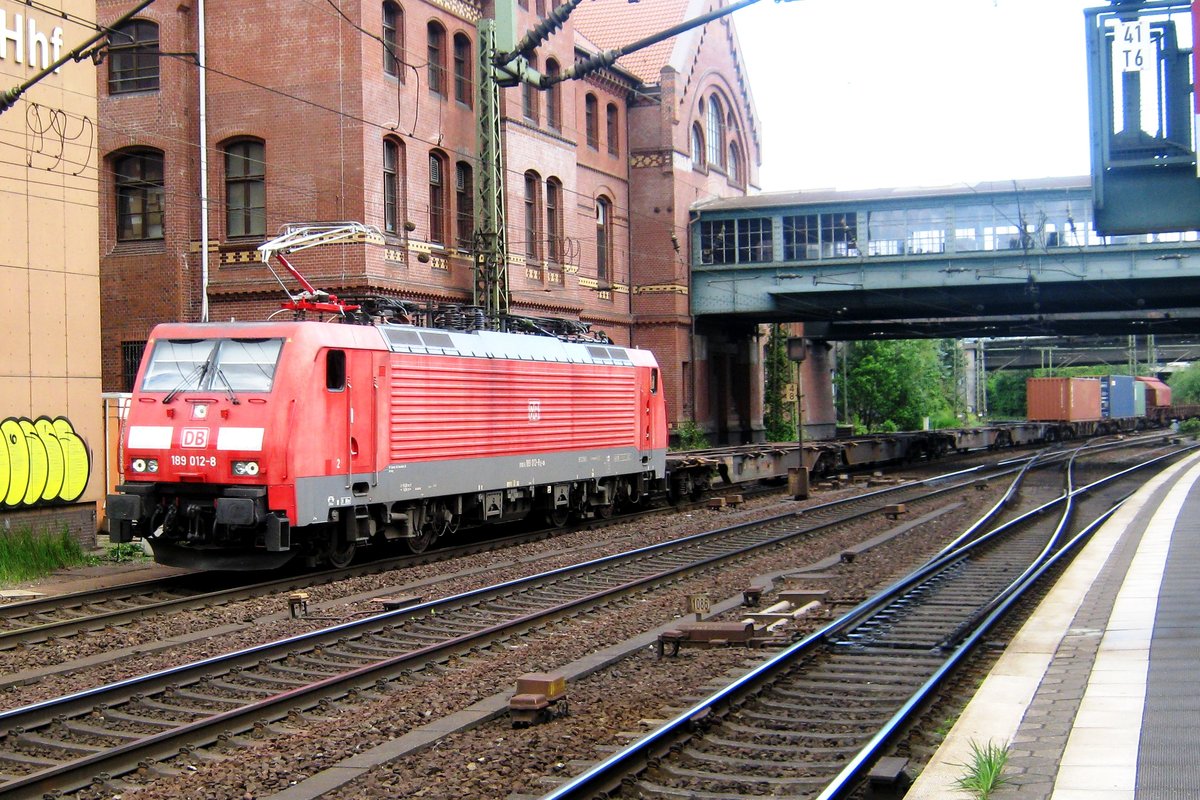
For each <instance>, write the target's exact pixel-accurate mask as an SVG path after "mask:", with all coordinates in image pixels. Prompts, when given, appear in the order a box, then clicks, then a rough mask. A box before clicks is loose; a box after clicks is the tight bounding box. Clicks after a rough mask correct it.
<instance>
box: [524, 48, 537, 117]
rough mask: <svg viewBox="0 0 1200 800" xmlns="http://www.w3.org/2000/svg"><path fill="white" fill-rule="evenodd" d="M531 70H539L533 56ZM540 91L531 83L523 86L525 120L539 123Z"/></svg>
mask: <svg viewBox="0 0 1200 800" xmlns="http://www.w3.org/2000/svg"><path fill="white" fill-rule="evenodd" d="M529 68H530V69H537V59H536V58H534V57H533V56H530V57H529ZM540 91H541V90H540V89H537V88H535V87H534V86H533V84H530V83H524V82H523V83H522V84H521V113H522V114H524V115H525V119H528V120H532V121H533V122H535V123H536V122H537V118H538V94H539V93H540Z"/></svg>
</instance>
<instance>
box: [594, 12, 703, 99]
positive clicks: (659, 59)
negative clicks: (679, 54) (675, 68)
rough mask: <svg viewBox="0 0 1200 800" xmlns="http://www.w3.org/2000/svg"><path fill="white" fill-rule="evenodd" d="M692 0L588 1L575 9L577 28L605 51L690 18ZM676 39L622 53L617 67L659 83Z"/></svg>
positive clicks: (640, 77) (643, 81)
mask: <svg viewBox="0 0 1200 800" xmlns="http://www.w3.org/2000/svg"><path fill="white" fill-rule="evenodd" d="M688 5H689V0H643V2H630V0H588V2H586V3H582V4H580V6H579V7H578V8H576V9H575V10H574V11H573V12H571V21H572V22H573V23H574V24H575V29H576V30H577V31H579V33H582V34H583V35H584V36H585V37H587V39H588V41H590V42H592V43H593V44H595V45H596V46H597V47H599V48H600V49H601V50H612V49H614V48H617V47H622V46H624V45H628V44H632V43H633V42H636V41H637V40H639V39H642V38H644V37H646V36H650V35H651V34H654V33H657V32H659V31H661V30H664V29H666V28H669V27H671V26H672V25H676V24H678V23H680V22H682V21H683V20H684V19H686V12H687V9H688ZM674 45H675V39H674V38H672V39H667V40H666V41H663V42H658V43H657V44H652V45H650V46H649V47H647V48H644V49H642V50H638V51H637V52H635V53H630V54H629V55H626V56H622V57H621V58H620V59H618V61H617V66H618V67H620V68H621V69H623V70H625V71H626V72H629V73H630V74H632V75H634V76H636V77H637V78H638V80H640V81H641V82H642V83H646V84H656V83H658V76H659V72H660V71H661V70H662V68H663V67H664V66H666V65H667V63H668V62H669V61H670V58H671V51H672V49H673V48H674Z"/></svg>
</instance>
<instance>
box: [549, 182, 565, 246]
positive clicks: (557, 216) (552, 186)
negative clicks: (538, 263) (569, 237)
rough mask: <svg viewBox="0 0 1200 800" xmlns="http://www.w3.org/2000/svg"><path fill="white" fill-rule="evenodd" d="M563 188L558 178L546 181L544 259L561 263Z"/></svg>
mask: <svg viewBox="0 0 1200 800" xmlns="http://www.w3.org/2000/svg"><path fill="white" fill-rule="evenodd" d="M562 206H563V187H562V183H561V182H559V180H558V178H547V179H546V259H547V260H548V261H553V262H554V263H555V264H561V263H562V262H563V216H562V215H563V208H562Z"/></svg>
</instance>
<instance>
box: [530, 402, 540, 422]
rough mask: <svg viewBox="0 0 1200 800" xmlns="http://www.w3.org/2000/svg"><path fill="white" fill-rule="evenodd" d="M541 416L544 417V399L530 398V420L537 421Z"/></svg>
mask: <svg viewBox="0 0 1200 800" xmlns="http://www.w3.org/2000/svg"><path fill="white" fill-rule="evenodd" d="M541 418H542V401H541V400H530V401H529V421H530V422H537V421H538V420H539V419H541Z"/></svg>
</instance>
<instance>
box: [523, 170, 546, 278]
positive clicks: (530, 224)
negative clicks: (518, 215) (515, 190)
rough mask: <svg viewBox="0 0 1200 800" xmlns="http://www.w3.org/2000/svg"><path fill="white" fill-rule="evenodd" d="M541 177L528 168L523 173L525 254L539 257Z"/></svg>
mask: <svg viewBox="0 0 1200 800" xmlns="http://www.w3.org/2000/svg"><path fill="white" fill-rule="evenodd" d="M541 190H542V179H541V177H540V176H539V175H538V174H537V173H536V172H534V171H533V170H530V171H529V172H526V173H525V256H526V258H529V259H539V258H541V255H542V248H541V234H540V231H539V230H538V220H540V219H541V216H542V198H541Z"/></svg>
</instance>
